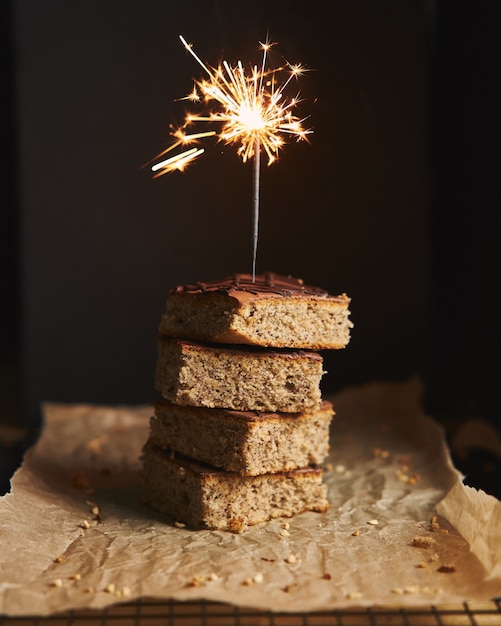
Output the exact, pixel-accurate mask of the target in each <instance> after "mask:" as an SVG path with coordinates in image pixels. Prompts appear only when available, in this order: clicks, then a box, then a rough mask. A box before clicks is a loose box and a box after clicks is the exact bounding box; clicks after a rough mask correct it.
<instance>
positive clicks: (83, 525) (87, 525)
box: [81, 519, 90, 530]
mask: <svg viewBox="0 0 501 626" xmlns="http://www.w3.org/2000/svg"><path fill="white" fill-rule="evenodd" d="M81 527H82V528H85V529H86V530H87V529H88V528H90V524H89V522H88V521H87V520H86V519H84V521H83V522H82V523H81Z"/></svg>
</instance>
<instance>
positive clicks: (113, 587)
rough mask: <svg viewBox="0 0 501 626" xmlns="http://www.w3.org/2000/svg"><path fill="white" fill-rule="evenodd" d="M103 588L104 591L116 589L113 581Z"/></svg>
mask: <svg viewBox="0 0 501 626" xmlns="http://www.w3.org/2000/svg"><path fill="white" fill-rule="evenodd" d="M104 590H105V591H106V593H115V590H116V587H115V583H109V585H106V587H105V588H104Z"/></svg>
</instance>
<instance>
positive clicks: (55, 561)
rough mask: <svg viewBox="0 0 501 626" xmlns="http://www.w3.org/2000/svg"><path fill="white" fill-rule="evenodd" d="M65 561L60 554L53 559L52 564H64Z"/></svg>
mask: <svg viewBox="0 0 501 626" xmlns="http://www.w3.org/2000/svg"><path fill="white" fill-rule="evenodd" d="M65 561H66V557H65V556H64V554H62V555H61V556H56V558H55V559H54V563H64V562H65Z"/></svg>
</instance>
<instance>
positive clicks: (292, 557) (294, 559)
mask: <svg viewBox="0 0 501 626" xmlns="http://www.w3.org/2000/svg"><path fill="white" fill-rule="evenodd" d="M285 561H286V563H297V562H298V558H297V555H295V554H294V553H292V552H291V554H289V556H288V557H287V558H286V559H285Z"/></svg>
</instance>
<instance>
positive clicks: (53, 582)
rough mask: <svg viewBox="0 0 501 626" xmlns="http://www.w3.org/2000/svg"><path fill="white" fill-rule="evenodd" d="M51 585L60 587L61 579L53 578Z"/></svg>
mask: <svg viewBox="0 0 501 626" xmlns="http://www.w3.org/2000/svg"><path fill="white" fill-rule="evenodd" d="M51 585H52V586H53V587H62V586H63V580H62V578H55V579H54V580H53V581H52V582H51Z"/></svg>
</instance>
